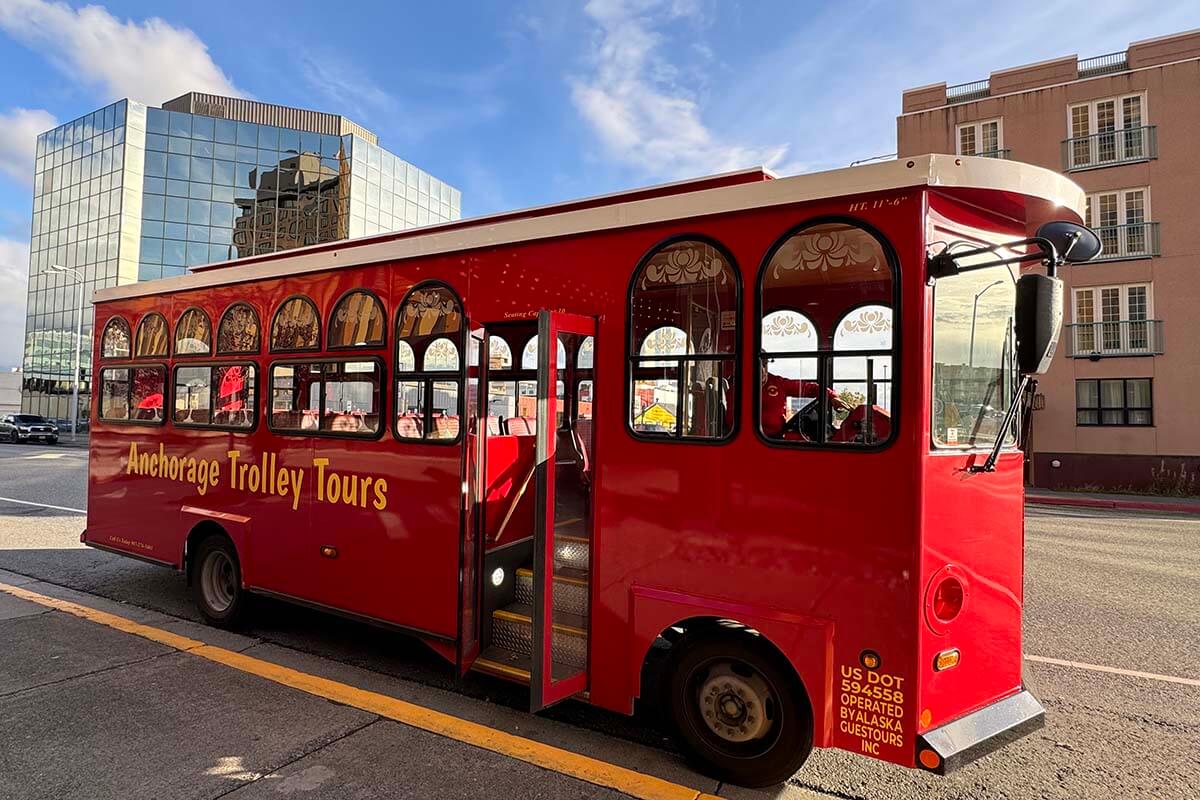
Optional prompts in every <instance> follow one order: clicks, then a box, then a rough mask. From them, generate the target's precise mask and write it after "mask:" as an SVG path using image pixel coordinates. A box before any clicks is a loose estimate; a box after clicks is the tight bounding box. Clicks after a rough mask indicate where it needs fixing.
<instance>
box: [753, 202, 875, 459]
mask: <svg viewBox="0 0 1200 800" xmlns="http://www.w3.org/2000/svg"><path fill="white" fill-rule="evenodd" d="M759 292H760V295H759V309H760V313H761V314H762V319H761V322H760V323H759V324H760V328H759V382H760V401H759V426H760V430H761V431H762V434H763V435H764V436H765V437H767V438H768V439H772V440H775V441H781V442H795V443H799V444H827V445H838V446H853V445H876V444H881V443H883V442H885V441H887V440H888V439H889V438H890V437H891V433H892V427H893V426H892V419H891V414H892V408H893V405H894V401H893V369H892V364H893V359H894V352H893V341H892V306H893V303H894V292H895V280H894V276H893V267H892V259H891V258H890V257H889V255H888V252H887V251H886V250H885V247H884V244H883V243H882V242H881V241H880V240H879V239H878V238H877V237H876V236H875V235H873V234H872V233H870V232H869V231H867V230H865V229H863V228H861V227H858V226H856V225H854V224H851V223H846V222H822V223H817V224H815V225H809V226H805V227H801V228H800V229H798V230H796V231H794V232H792V233H790V234H788V235H787V236H785V237H784V238H783V239H782V240H781V241H780V242H779V243H778V244H776V246H775V247H774V248H772V250H771V251H770V253H769V255H768V258H767V261H766V263H765V264H764V266H763V269H762V273H761V274H760V276H759ZM798 309H804V311H803V312H801V311H799V310H798Z"/></svg>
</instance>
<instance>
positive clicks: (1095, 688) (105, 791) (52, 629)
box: [0, 445, 1200, 800]
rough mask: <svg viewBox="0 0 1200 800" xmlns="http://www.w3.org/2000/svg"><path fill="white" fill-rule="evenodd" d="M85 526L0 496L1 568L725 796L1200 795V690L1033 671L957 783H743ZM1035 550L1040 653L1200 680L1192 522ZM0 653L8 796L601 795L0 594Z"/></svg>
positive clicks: (70, 488) (1083, 513)
mask: <svg viewBox="0 0 1200 800" xmlns="http://www.w3.org/2000/svg"><path fill="white" fill-rule="evenodd" d="M85 472H86V453H85V452H84V451H79V450H70V449H66V448H60V449H54V448H46V447H39V446H12V445H0V497H5V498H12V499H18V500H25V501H28V502H40V503H49V504H53V505H58V506H63V507H66V508H83V507H84V506H85V497H86V477H85ZM82 521H83V518H82V517H81V516H79V515H77V514H72V513H70V512H65V511H54V510H47V509H40V508H37V507H34V506H22V505H18V504H14V503H10V502H6V501H3V500H0V570H7V571H9V572H10V573H13V574H15V575H16V576H18V577H19V576H24V577H22V578H20V579H21V580H27V581H29V583H27V584H26V586H27V587H28V588H31V589H32V590H34V591H39V592H42V593H45V594H56V596H64V597H68V598H69V599H77V600H78V602H81V603H84V604H90V605H96V606H102V607H105V608H111V609H113V610H115V611H116V613H120V614H123V615H126V616H131V617H134V618H142V619H146V620H149V621H150V622H149V624H155V625H158V626H160V627H166V628H168V629H170V630H175V631H177V632H184V633H186V635H188V636H194V637H195V638H200V639H203V640H204V641H207V642H210V643H213V644H219V645H221V646H226V647H230V648H231V649H238V650H242V651H245V652H247V653H249V654H257V655H258V656H259V657H260V658H265V659H267V660H273V661H276V662H278V663H284V664H289V665H291V666H295V667H297V668H300V669H304V670H306V671H310V672H313V673H315V674H322V675H327V676H330V677H335V678H337V679H338V680H342V681H345V682H347V683H350V684H352V685H355V686H362V687H364V688H370V689H373V690H375V691H381V692H384V693H387V694H391V695H394V696H397V697H402V698H405V699H409V700H411V701H412V702H416V703H419V704H422V705H427V706H430V707H435V708H441V709H443V710H446V711H449V712H450V713H454V714H456V715H458V716H462V717H466V718H470V719H476V720H479V721H484V722H485V723H486V724H489V725H494V726H495V727H497V728H499V729H504V730H510V731H514V732H518V733H520V734H521V735H523V736H529V737H531V738H540V739H543V740H545V741H549V742H553V743H555V744H558V745H559V746H563V747H567V748H569V749H576V750H578V751H579V752H584V753H586V754H588V755H591V756H593V757H596V758H600V759H604V760H608V761H611V762H613V763H617V764H623V765H626V766H632V767H633V768H634V769H639V770H641V771H644V772H647V773H650V774H657V775H660V776H662V777H667V778H669V779H671V780H675V781H678V782H680V783H682V784H684V785H687V786H693V787H696V788H698V789H701V790H704V791H710V792H714V791H720V793H721V794H722V795H723V796H728V797H788V798H800V797H804V798H811V797H837V798H863V799H864V800H867V799H871V800H873V799H874V798H1080V797H1084V798H1091V797H1103V798H1126V797H1129V798H1141V797H1152V798H1195V797H1200V687H1197V686H1195V685H1183V684H1179V683H1172V682H1168V681H1164V680H1160V679H1155V678H1152V677H1135V676H1130V675H1122V674H1114V673H1111V672H1104V671H1096V670H1094V669H1086V668H1082V667H1074V666H1062V665H1057V664H1048V663H1044V662H1040V661H1029V662H1027V666H1026V674H1027V682H1028V683H1030V684H1031V685H1032V687H1033V688H1034V690H1035V693H1036V694H1037V695H1038V697H1039V698H1040V699H1041V701H1042V702H1043V704H1044V705H1045V706H1046V709H1047V726H1046V728H1044V729H1043V730H1041V731H1039V732H1037V733H1035V734H1033V735H1031V736H1028V737H1026V738H1024V739H1022V740H1020V741H1018V742H1016V743H1014V744H1012V745H1010V746H1008V747H1006V748H1004V749H1002V750H1000V751H998V752H997V753H995V754H993V755H991V756H988V757H986V758H984V759H982V760H980V761H978V762H976V763H974V764H971V765H968V766H967V767H965V768H964V769H962V770H960V771H958V772H956V773H954V774H952V775H951V776H948V777H946V778H936V777H933V776H930V775H927V774H924V773H919V772H916V771H910V770H903V769H898V768H894V767H891V766H888V765H884V764H879V763H876V762H871V761H869V760H866V759H861V758H858V757H855V756H851V755H849V754H845V753H840V752H836V751H816V752H814V754H813V756H812V757H811V758H810V760H809V762H808V764H807V765H806V766H805V768H804V769H803V770H802V771H801V772H800V773H799V774H798V775H797V776H796V777H794V778H793V779H792V781H791V782H790V783H789V785H788V786H786V787H782V788H780V789H776V790H771V791H768V792H747V791H745V790H740V789H737V788H736V787H727V786H718V785H716V784H714V783H712V782H711V781H708V779H706V778H703V777H702V776H698V775H696V774H695V773H693V772H691V771H690V770H688V769H687V768H686V766H684V765H683V764H682V762H681V760H680V759H679V758H678V756H677V755H676V754H675V752H674V749H673V747H672V745H671V743H670V740H669V738H668V737H667V736H666V735H665V734H663V733H662V732H660V731H659V730H658V728H657V727H656V725H655V723H656V717H655V716H654V713H653V710H652V709H640V710H639V715H638V716H636V717H634V718H632V719H629V718H625V717H621V716H619V715H613V714H609V713H606V712H602V711H599V710H597V709H592V708H590V707H588V706H586V705H583V704H577V703H568V704H564V705H563V706H560V707H558V708H556V709H555V710H554V711H553V712H552V713H551V714H549V715H547V716H545V717H543V716H537V717H535V716H530V715H528V714H525V713H524V712H523V711H522V709H523V708H524V707H525V705H526V704H527V702H528V701H527V697H526V695H525V692H524V690H522V689H520V688H519V687H513V686H509V685H508V684H505V683H503V682H500V681H495V680H491V679H487V678H483V677H476V676H469V677H468V678H467V679H465V680H464V681H457V680H455V679H454V678H453V676H452V675H451V674H450V673H449V670H447V669H446V668H445V667H444V666H443V664H442V663H441V662H440V660H439V659H437V658H436V657H435V656H433V655H432V654H430V653H429V652H428V651H427V650H425V648H424V647H423V646H421V645H420V644H418V643H415V642H413V641H411V640H409V639H406V638H405V637H402V636H398V635H395V634H390V633H383V632H380V631H378V630H375V629H372V628H368V627H365V626H359V625H355V624H352V623H347V622H345V621H342V620H340V619H335V618H332V617H329V616H326V615H323V614H319V613H316V612H311V611H307V610H303V609H299V608H295V607H293V606H289V605H286V604H282V603H271V602H263V603H260V604H259V606H258V608H257V610H256V613H255V616H254V622H253V624H252V626H251V627H250V629H249V630H247V631H245V632H244V633H243V634H241V635H235V634H228V633H223V632H218V631H214V630H212V629H209V628H205V627H202V626H200V625H198V624H196V620H197V619H198V617H197V615H196V613H195V611H194V610H193V607H192V604H191V600H190V598H189V596H188V594H187V591H186V587H185V585H184V582H183V580H182V579H181V578H180V577H178V576H176V575H174V574H173V573H171V572H170V571H169V570H164V569H161V568H157V567H153V566H150V565H146V564H142V563H140V562H137V561H134V560H131V559H125V558H121V557H118V556H113V555H109V554H106V553H101V552H98V551H94V550H91V549H88V548H83V547H82V546H80V545H79V542H78V536H79V531H80V530H81V528H82V524H83V522H82ZM1026 542H1027V576H1026V652H1027V654H1030V655H1033V656H1039V657H1047V658H1053V659H1061V660H1065V661H1072V662H1081V663H1083V664H1087V665H1096V666H1099V667H1104V668H1116V669H1123V670H1131V671H1136V672H1141V673H1153V674H1159V675H1163V676H1175V677H1181V678H1185V679H1193V680H1198V679H1200V518H1196V517H1184V516H1171V515H1153V514H1146V513H1122V512H1115V511H1091V510H1075V509H1045V508H1036V507H1031V508H1030V510H1029V512H1028V513H1027V531H1026ZM8 577H9V578H13V575H10V576H8ZM4 579H5V576H4V575H3V574H2V573H0V581H3V580H4ZM75 592H82V593H87V594H86V595H76V594H74V593H75ZM105 604H107V605H105ZM0 644H3V645H4V646H3V647H0V719H3V720H4V721H5V722H4V728H3V731H0V774H3V773H9V774H14V775H19V776H20V780H19V781H18V782H16V783H11V782H7V781H5V780H3V779H0V798H8V797H13V798H17V797H21V798H24V797H88V798H105V797H113V798H117V797H122V798H123V797H135V796H136V797H176V796H178V797H203V798H210V797H217V796H223V795H224V794H225V793H228V792H230V791H232V792H233V794H234V795H235V796H241V795H248V796H259V795H262V796H276V795H278V794H280V793H281V792H282V793H284V794H295V795H296V796H302V797H369V796H394V797H473V796H479V795H482V794H485V793H486V794H488V795H490V796H493V797H572V796H580V797H603V796H612V795H611V793H606V792H605V791H604V790H601V789H599V788H598V787H596V786H593V785H591V784H585V783H581V782H579V781H577V780H575V779H573V778H568V777H565V776H563V775H558V774H556V773H553V772H548V771H545V770H541V769H538V768H535V767H531V766H529V765H527V764H524V763H521V762H515V761H513V760H511V759H508V758H505V757H503V756H499V755H496V754H494V753H488V752H486V751H482V750H478V749H476V748H472V747H469V746H467V745H461V744H458V743H454V742H449V741H448V740H445V739H442V738H440V737H436V736H433V735H432V734H427V733H424V732H422V731H419V730H415V729H412V728H408V727H406V726H403V725H398V724H396V723H394V722H390V721H387V720H381V719H378V718H374V717H373V716H372V715H369V714H366V713H365V712H360V711H357V710H355V709H350V708H346V707H344V706H338V705H335V704H331V703H328V702H326V701H323V700H319V699H317V698H312V697H309V696H307V695H303V694H301V693H298V692H295V691H294V690H290V689H287V688H284V687H281V686H277V685H273V684H270V683H269V682H265V681H263V680H262V679H258V678H254V677H253V676H245V675H240V674H238V673H236V672H232V671H230V670H228V669H226V668H222V667H220V666H217V665H213V664H209V663H203V662H199V663H198V662H197V660H196V659H194V658H192V657H190V656H188V655H186V654H180V653H177V652H173V651H166V652H160V651H161V650H164V649H163V648H161V646H159V645H155V644H153V643H149V642H146V641H145V640H141V639H138V638H136V637H131V636H129V635H127V634H120V633H117V632H115V631H111V630H108V629H104V628H101V627H99V626H96V625H94V624H92V623H87V622H84V621H81V620H75V619H72V618H69V617H67V616H66V615H63V614H62V613H60V612H45V611H44V609H30V608H28V607H27V605H23V604H21V603H19V602H16V601H13V600H12V599H11V598H9V599H8V600H7V601H4V600H3V596H0ZM15 767H20V769H19V770H16V769H10V768H15Z"/></svg>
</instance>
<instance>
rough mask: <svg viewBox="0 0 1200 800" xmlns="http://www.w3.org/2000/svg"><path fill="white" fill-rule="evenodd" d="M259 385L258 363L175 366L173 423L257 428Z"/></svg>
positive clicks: (192, 425) (184, 425)
mask: <svg viewBox="0 0 1200 800" xmlns="http://www.w3.org/2000/svg"><path fill="white" fill-rule="evenodd" d="M257 383H258V367H257V366H256V365H254V364H205V365H203V366H179V367H175V373H174V384H175V385H174V390H173V393H172V397H173V398H174V411H173V414H172V420H173V421H174V423H175V424H176V425H179V426H183V427H200V428H231V429H234V430H248V429H250V428H253V427H254V412H255V387H256V385H257Z"/></svg>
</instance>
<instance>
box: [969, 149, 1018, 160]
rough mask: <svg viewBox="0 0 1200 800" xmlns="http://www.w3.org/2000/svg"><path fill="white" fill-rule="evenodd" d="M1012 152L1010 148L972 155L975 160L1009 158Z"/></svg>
mask: <svg viewBox="0 0 1200 800" xmlns="http://www.w3.org/2000/svg"><path fill="white" fill-rule="evenodd" d="M1011 154H1012V150H1010V149H1009V148H1007V147H1005V148H1001V149H1000V150H985V151H984V152H982V153H971V155H972V156H974V157H975V158H1009V157H1010V156H1011Z"/></svg>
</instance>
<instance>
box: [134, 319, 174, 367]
mask: <svg viewBox="0 0 1200 800" xmlns="http://www.w3.org/2000/svg"><path fill="white" fill-rule="evenodd" d="M151 317H158V318H159V319H161V320H162V323H163V332H164V336H163V352H161V353H141V352H139V351H138V340H140V339H141V338H142V328H143V327H145V325H146V320H148V319H150V318H151ZM171 342H172V340H171V324H170V323H169V322H167V318H166V316H164V315H163V314H161V313H159V312H158V311H150V312H148V313H146V314H143V315H142V318H141V319H139V320H138V324H137V331H136V332H135V333H134V335H133V339H132V340H131V341H130V343H129V355H130V357H131V358H135V359H137V358H169V357H170V354H171Z"/></svg>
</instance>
